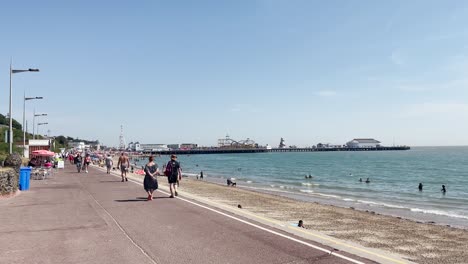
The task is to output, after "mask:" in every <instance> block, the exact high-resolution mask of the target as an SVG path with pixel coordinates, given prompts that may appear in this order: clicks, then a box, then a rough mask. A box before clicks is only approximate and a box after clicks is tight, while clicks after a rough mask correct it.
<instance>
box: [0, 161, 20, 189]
mask: <svg viewBox="0 0 468 264" xmlns="http://www.w3.org/2000/svg"><path fill="white" fill-rule="evenodd" d="M18 179H19V174H18V173H17V172H16V171H15V169H14V168H0V195H10V194H13V193H15V192H16V191H17V190H18Z"/></svg>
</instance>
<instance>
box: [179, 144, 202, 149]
mask: <svg viewBox="0 0 468 264" xmlns="http://www.w3.org/2000/svg"><path fill="white" fill-rule="evenodd" d="M179 148H180V149H194V148H198V144H194V143H182V144H180V147H179Z"/></svg>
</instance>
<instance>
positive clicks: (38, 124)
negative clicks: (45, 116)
mask: <svg viewBox="0 0 468 264" xmlns="http://www.w3.org/2000/svg"><path fill="white" fill-rule="evenodd" d="M48 124H49V123H37V134H39V126H42V125H48Z"/></svg>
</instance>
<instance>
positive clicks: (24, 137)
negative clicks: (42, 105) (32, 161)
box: [23, 92, 43, 157]
mask: <svg viewBox="0 0 468 264" xmlns="http://www.w3.org/2000/svg"><path fill="white" fill-rule="evenodd" d="M36 99H43V97H38V96H36V97H26V92H24V101H23V157H26V156H25V153H26V129H25V126H24V122H25V120H26V118H25V115H26V114H25V113H26V101H28V100H36Z"/></svg>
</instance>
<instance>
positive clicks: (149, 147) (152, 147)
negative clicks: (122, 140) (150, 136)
mask: <svg viewBox="0 0 468 264" xmlns="http://www.w3.org/2000/svg"><path fill="white" fill-rule="evenodd" d="M137 145H138V146H137ZM135 150H136V151H165V150H169V148H168V147H167V145H166V144H135Z"/></svg>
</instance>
